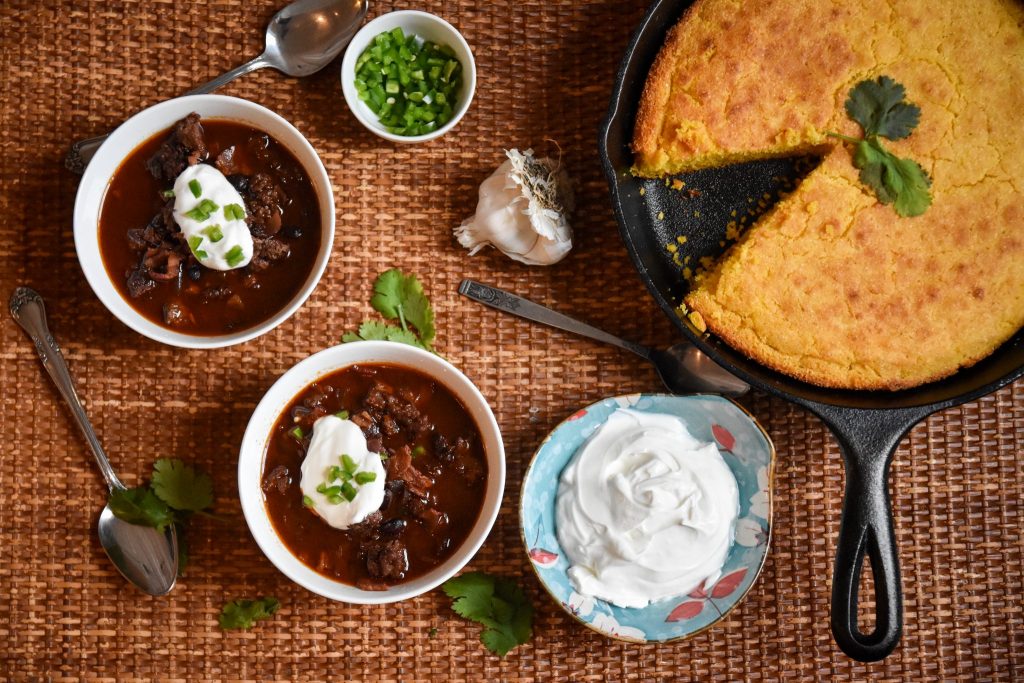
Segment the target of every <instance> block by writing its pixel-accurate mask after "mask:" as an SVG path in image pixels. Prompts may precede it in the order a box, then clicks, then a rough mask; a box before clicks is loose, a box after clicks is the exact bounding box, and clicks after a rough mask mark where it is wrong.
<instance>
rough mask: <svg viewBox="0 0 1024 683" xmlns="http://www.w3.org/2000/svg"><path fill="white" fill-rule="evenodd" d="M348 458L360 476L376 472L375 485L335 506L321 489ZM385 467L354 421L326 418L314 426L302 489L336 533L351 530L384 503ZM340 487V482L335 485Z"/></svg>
mask: <svg viewBox="0 0 1024 683" xmlns="http://www.w3.org/2000/svg"><path fill="white" fill-rule="evenodd" d="M342 455H348V456H349V457H350V458H352V460H354V461H355V463H356V466H357V468H358V471H359V472H373V473H374V474H376V475H377V478H376V479H375V480H374V481H371V482H367V483H365V484H355V483H353V485H354V486H355V487H356V495H355V498H353V499H352V500H351V501H349V500H345V499H342V500H341V502H339V503H332V502H330V501H329V500H328V499H327V496H326V495H325V494H323V493H320V492H319V491H317V487H319V486H320V485H321V484H324V483H327V485H328V486H331V485H332V483H331V482H328V481H327V480H328V477H329V475H328V472H329V471H330V469H331V468H332V467H335V466H340V465H341V456H342ZM384 476H385V475H384V464H383V463H382V462H381V459H380V455H379V454H377V453H371V452H370V450H369V449H368V448H367V446H366V437H365V436H363V430H361V429H359V427H358V426H357V425H356V424H355V423H353V422H352V421H351V420H342V419H341V418H339V417H336V416H334V415H325V416H324V417H321V418H320V419H319V420H317V421H316V422H315V423H314V424H313V436H312V437H311V438H310V440H309V448H308V449H307V450H306V458H305V460H303V461H302V478H301V479H300V480H299V488H300V489H301V490H302V494H303V495H304V496H306V500H307V501H312V503H313V505H312V508H313V511H314V512H316V513H317V514H318V515H320V517H322V518H323V520H324V521H325V522H327V523H328V524H330V525H331V526H333V527H334V528H336V529H347V528H349V527H350V526H352V525H353V524H358V523H359V522H361V521H363V520H364V519H366V517H367V516H368V515H369V514H370V513H371V512H374V511H375V510H379V509H380V506H381V503H383V502H384ZM333 483H340V482H333Z"/></svg>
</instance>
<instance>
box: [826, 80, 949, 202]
mask: <svg viewBox="0 0 1024 683" xmlns="http://www.w3.org/2000/svg"><path fill="white" fill-rule="evenodd" d="M846 113H847V115H848V116H849V117H850V118H851V119H853V120H854V121H856V122H857V123H858V124H859V125H860V127H861V128H862V129H863V131H864V138H863V139H857V138H851V137H849V136H847V135H840V134H839V133H829V135H831V136H832V137H835V138H839V139H841V140H845V141H846V142H849V143H851V144H853V145H854V146H855V147H854V152H853V165H854V166H856V167H857V168H859V169H860V180H861V182H862V183H864V184H865V185H867V186H868V187H870V188H871V189H872V190H874V192H875V195H876V196H877V197H878V200H879V201H880V202H882V203H883V204H892V205H893V208H894V209H895V210H896V213H898V214H899V215H901V216H905V217H907V216H920V215H921V214H922V213H924V212H925V210H926V209H927V208H928V207H929V206H930V205H931V203H932V196H931V192H930V191H929V188H930V187H931V184H932V181H931V178H929V177H928V174H927V173H925V171H924V169H923V168H921V165H920V164H918V163H917V162H916V161H914V160H913V159H905V158H901V157H898V156H896V155H895V154H893V153H892V152H890V151H889V150H887V149H886V148H885V146H884V145H883V144H882V141H881V139H880V138H888V139H889V140H902V139H903V138H905V137H907V136H909V135H910V134H911V132H913V130H914V128H916V127H917V124H918V123H919V122H920V121H921V109H920V107H918V106H917V105H915V104H911V103H910V102H907V101H906V89H905V88H904V87H903V86H902V85H901V84H899V83H897V82H896V81H894V80H893V79H891V78H889V77H888V76H879V77H878V78H876V79H875V80H873V81H872V80H865V81H861V82H860V83H858V84H857V85H856V86H854V87H853V89H852V90H851V91H850V95H849V97H848V98H847V100H846Z"/></svg>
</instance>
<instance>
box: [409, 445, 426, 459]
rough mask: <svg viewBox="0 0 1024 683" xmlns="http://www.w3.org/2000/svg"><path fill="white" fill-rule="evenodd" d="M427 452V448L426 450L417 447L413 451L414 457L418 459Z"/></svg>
mask: <svg viewBox="0 0 1024 683" xmlns="http://www.w3.org/2000/svg"><path fill="white" fill-rule="evenodd" d="M426 452H427V449H426V448H424V447H423V446H417V447H416V448H414V449H412V457H414V458H418V457H419V456H421V455H423V454H424V453H426Z"/></svg>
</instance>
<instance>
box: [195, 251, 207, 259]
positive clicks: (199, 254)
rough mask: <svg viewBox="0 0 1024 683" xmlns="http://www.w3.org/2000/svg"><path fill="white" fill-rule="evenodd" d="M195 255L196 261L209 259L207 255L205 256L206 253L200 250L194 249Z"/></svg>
mask: <svg viewBox="0 0 1024 683" xmlns="http://www.w3.org/2000/svg"><path fill="white" fill-rule="evenodd" d="M195 254H196V258H197V259H204V258H210V255H209V254H207V253H206V252H205V251H204V250H202V249H196V251H195Z"/></svg>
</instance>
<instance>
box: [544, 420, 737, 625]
mask: <svg viewBox="0 0 1024 683" xmlns="http://www.w3.org/2000/svg"><path fill="white" fill-rule="evenodd" d="M738 516H739V490H738V488H737V485H736V478H735V477H734V476H733V474H732V471H731V470H730V469H729V466H728V465H727V464H726V463H725V461H724V460H723V459H722V456H721V454H720V453H719V452H718V448H717V447H716V446H715V445H714V444H711V443H701V442H700V441H698V440H697V439H695V438H694V437H693V436H691V435H690V433H689V432H688V431H687V430H686V426H685V425H684V424H683V422H682V420H680V419H679V418H677V417H674V416H671V415H661V414H652V413H642V412H638V411H634V410H626V409H620V410H617V411H615V412H614V413H612V415H611V416H610V417H609V418H608V421H607V422H605V424H603V425H602V426H601V427H600V428H599V429H598V430H597V431H596V432H595V433H594V434H593V435H592V436H591V437H590V439H588V440H587V442H586V443H584V444H583V445H582V446H581V447H580V449H579V450H578V451H577V452H576V454H575V455H574V456H573V459H572V460H571V461H570V463H569V465H568V466H566V468H565V470H564V471H563V472H562V478H561V482H560V484H559V487H558V500H557V510H556V525H557V533H558V541H559V543H560V544H561V546H562V548H563V549H564V550H565V553H566V556H567V557H568V559H569V561H570V563H571V566H570V568H569V579H570V581H572V584H573V586H574V587H575V589H576V591H577V592H579V593H581V594H583V595H590V596H594V597H596V598H601V599H603V600H607V601H608V602H610V603H613V604H615V605H618V606H620V607H645V606H646V605H647V604H648V603H651V602H655V601H658V600H664V599H666V598H670V597H673V596H678V595H684V594H686V593H689V592H690V591H692V590H693V589H694V588H697V587H698V586H700V585H701V584H702V583H704V581H705V580H706V579H712V580H714V579H716V578H717V577H718V575H719V573H720V571H721V568H722V565H723V564H724V563H725V559H726V557H727V555H728V554H729V548H730V547H731V546H732V543H733V538H734V532H735V526H736V518H737V517H738Z"/></svg>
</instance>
